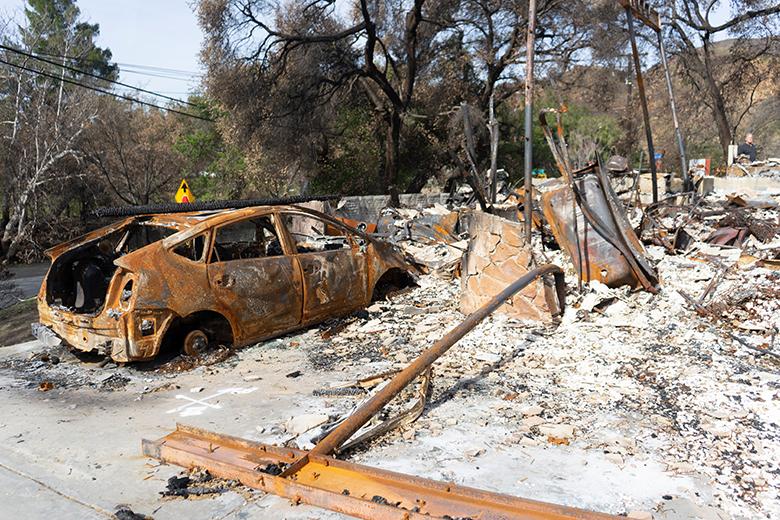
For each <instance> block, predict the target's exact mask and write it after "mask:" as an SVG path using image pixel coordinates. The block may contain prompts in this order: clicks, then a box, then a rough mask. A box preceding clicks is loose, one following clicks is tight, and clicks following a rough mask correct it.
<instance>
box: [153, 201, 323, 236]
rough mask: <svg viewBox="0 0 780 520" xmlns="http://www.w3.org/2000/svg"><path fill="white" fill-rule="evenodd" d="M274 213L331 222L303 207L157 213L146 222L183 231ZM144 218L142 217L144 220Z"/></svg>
mask: <svg viewBox="0 0 780 520" xmlns="http://www.w3.org/2000/svg"><path fill="white" fill-rule="evenodd" d="M273 211H300V212H303V213H308V214H310V215H312V216H314V217H320V218H324V219H325V220H331V219H330V218H329V217H328V215H326V214H324V213H321V212H319V211H316V210H313V209H311V208H306V207H303V206H292V205H289V206H281V205H275V206H251V207H248V208H240V209H220V210H210V211H192V212H188V213H156V214H153V215H146V216H145V217H146V220H145V222H148V223H150V224H154V225H159V226H170V227H174V228H177V229H179V230H180V231H183V230H185V229H189V228H191V227H195V226H197V225H198V224H202V223H206V225H205V226H203V227H206V226H211V225H217V224H221V223H222V222H227V221H232V220H236V219H240V218H242V217H245V216H251V215H263V214H266V213H271V212H273ZM143 217H144V216H141V218H143Z"/></svg>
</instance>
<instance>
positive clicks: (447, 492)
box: [143, 425, 620, 520]
mask: <svg viewBox="0 0 780 520" xmlns="http://www.w3.org/2000/svg"><path fill="white" fill-rule="evenodd" d="M143 452H144V454H145V455H147V456H149V457H153V458H155V459H157V460H160V461H162V462H166V463H170V464H176V465H179V466H183V467H185V468H196V467H197V468H206V469H208V470H209V472H210V473H211V474H212V475H214V476H216V477H219V478H226V479H235V480H238V481H240V482H241V483H242V484H244V485H246V486H249V487H252V488H254V489H259V490H262V491H265V492H267V493H273V494H275V495H279V496H282V497H285V498H288V499H290V500H291V501H292V502H293V503H294V504H310V505H313V506H318V507H322V508H325V509H330V510H332V511H337V512H339V513H343V514H347V515H351V516H354V517H357V518H364V519H371V520H385V519H387V520H391V519H392V520H431V519H442V520H443V519H447V518H448V519H450V520H452V519H454V518H464V519H465V518H472V519H477V518H479V519H480V520H499V519H501V520H520V519H524V520H575V519H577V520H616V519H618V518H620V517H618V516H612V515H606V514H603V513H596V512H592V511H586V510H583V509H577V508H573V507H566V506H560V505H555V504H548V503H545V502H539V501H535V500H528V499H523V498H518V497H513V496H509V495H502V494H498V493H491V492H488V491H483V490H480V489H475V488H470V487H465V486H458V485H456V484H452V483H447V482H437V481H434V480H429V479H424V478H419V477H414V476H411V475H404V474H401V473H395V472H392V471H386V470H382V469H378V468H372V467H370V466H364V465H359V464H352V463H349V462H344V461H340V460H336V459H334V458H331V457H328V456H323V455H317V454H312V453H311V452H309V453H307V452H305V451H301V450H296V449H291V448H280V447H276V446H270V445H266V444H261V443H257V442H252V441H248V440H245V439H240V438H237V437H231V436H228V435H222V434H216V433H212V432H208V431H206V430H201V429H198V428H193V427H190V426H183V425H177V428H176V431H174V432H172V433H170V434H168V435H166V436H165V437H163V438H162V439H159V440H156V441H148V440H144V441H143ZM303 458H307V459H308V460H309V463H308V464H307V465H306V467H305V468H304V470H302V471H300V472H298V473H296V474H295V476H294V478H285V477H283V476H280V475H274V474H273V473H276V472H277V471H278V468H279V467H283V466H285V465H288V464H292V463H294V462H295V461H296V460H301V459H303Z"/></svg>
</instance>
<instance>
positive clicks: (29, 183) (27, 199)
mask: <svg viewBox="0 0 780 520" xmlns="http://www.w3.org/2000/svg"><path fill="white" fill-rule="evenodd" d="M25 15H26V23H25V24H24V25H22V26H21V27H20V28H19V29H18V31H6V33H5V34H6V36H5V37H4V38H3V44H4V49H3V52H2V54H0V61H2V64H3V67H2V68H1V69H0V110H2V121H1V123H2V125H1V126H0V132H1V134H0V139H1V141H0V142H2V154H1V155H2V160H3V165H2V173H0V176H2V178H1V179H0V183H1V184H2V191H3V200H2V205H3V213H4V214H3V217H2V230H1V231H0V258H3V259H5V260H9V259H11V258H12V257H14V256H15V255H16V254H17V252H18V251H19V248H20V247H21V245H22V244H23V243H24V242H26V241H29V240H30V238H31V236H32V232H33V230H34V228H35V226H36V224H37V220H38V219H39V218H40V217H41V215H42V214H43V213H45V211H46V207H45V202H44V201H45V196H46V195H47V194H49V193H52V192H53V193H59V192H62V191H63V189H62V188H57V183H67V182H70V181H71V180H72V179H73V178H74V177H78V176H80V175H81V172H79V170H78V168H77V167H76V166H77V164H78V161H80V159H81V157H82V154H81V151H80V144H81V141H82V139H83V137H84V133H85V131H86V129H87V127H88V126H89V125H90V124H91V121H92V119H93V117H94V116H95V115H96V108H95V96H94V95H92V94H91V93H89V92H88V91H84V90H80V89H77V88H75V87H74V86H73V83H74V82H77V81H79V82H80V81H84V82H90V81H91V82H93V83H94V80H92V79H91V78H86V77H83V76H81V75H78V74H75V73H73V72H72V71H68V70H66V69H64V68H61V67H56V66H53V65H51V62H44V61H40V60H38V59H35V58H34V56H33V54H31V53H34V52H43V53H47V54H49V55H56V56H76V57H82V56H83V57H85V58H89V59H90V60H92V61H93V65H94V66H93V67H92V70H94V71H100V72H104V73H107V74H112V73H114V72H115V70H114V69H113V68H112V67H111V66H110V65H108V64H107V60H108V59H109V58H110V56H111V54H110V52H109V51H107V50H104V49H100V48H98V47H96V46H95V44H94V39H95V38H96V37H97V34H98V27H97V26H96V25H90V24H86V23H83V22H81V21H80V12H79V9H78V8H77V7H76V6H75V4H74V2H73V1H62V2H49V1H44V0H40V1H35V2H30V4H29V6H28V8H27V9H26V10H25ZM20 51H21V52H20Z"/></svg>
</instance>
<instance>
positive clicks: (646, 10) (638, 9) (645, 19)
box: [618, 0, 661, 32]
mask: <svg viewBox="0 0 780 520" xmlns="http://www.w3.org/2000/svg"><path fill="white" fill-rule="evenodd" d="M618 3H619V4H620V5H621V6H623V8H624V9H630V10H631V12H632V13H633V14H634V16H635V17H636V18H637V19H639V20H640V21H641V22H642V23H644V24H645V25H647V26H648V27H650V28H651V29H652V30H654V31H656V32H658V31H660V30H661V17H660V15H659V14H658V11H656V10H655V9H653V8H652V7H650V4H649V3H648V2H646V1H645V0H618Z"/></svg>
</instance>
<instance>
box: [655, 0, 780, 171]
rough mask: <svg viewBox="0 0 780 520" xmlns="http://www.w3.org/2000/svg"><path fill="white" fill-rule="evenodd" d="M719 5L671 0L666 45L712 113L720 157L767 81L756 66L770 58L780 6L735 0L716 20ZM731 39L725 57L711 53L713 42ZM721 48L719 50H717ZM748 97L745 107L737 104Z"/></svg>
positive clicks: (694, 0)
mask: <svg viewBox="0 0 780 520" xmlns="http://www.w3.org/2000/svg"><path fill="white" fill-rule="evenodd" d="M721 7H722V6H721V5H720V2H718V1H712V0H710V1H699V0H674V1H673V2H670V8H671V22H670V25H671V31H670V35H671V41H673V42H674V43H675V45H676V48H675V52H676V54H678V55H679V57H680V59H681V65H682V67H681V69H682V72H683V73H684V74H685V75H686V76H687V77H688V79H689V80H690V81H691V82H692V84H693V86H694V88H695V89H696V90H697V91H699V92H701V93H702V94H703V97H702V101H703V102H704V103H705V104H706V105H707V107H708V108H709V109H710V111H711V112H712V116H713V119H714V121H715V125H716V127H717V130H718V140H719V142H720V146H721V149H722V150H723V153H724V156H725V155H727V153H728V145H729V144H731V143H732V142H733V141H734V133H735V131H736V129H737V127H738V125H739V123H740V122H741V119H742V118H743V117H744V116H745V114H746V113H747V111H748V110H749V109H750V107H751V105H752V100H753V94H754V93H755V91H756V89H757V88H758V87H759V85H760V84H761V83H763V82H764V81H767V80H770V81H771V78H770V76H768V75H767V74H762V73H761V72H760V70H759V62H760V61H761V60H762V59H765V58H767V57H769V56H771V50H772V47H773V46H776V45H777V43H776V39H777V37H778V35H779V34H780V27H779V25H778V18H780V17H778V16H777V14H778V13H780V4H778V3H776V2H772V1H766V0H758V1H747V0H740V1H735V2H732V3H731V5H730V6H729V10H730V11H729V16H728V17H727V19H726V20H725V21H723V22H722V23H717V22H715V17H716V11H718V9H719V8H721ZM726 35H729V36H732V37H733V38H734V40H733V42H731V45H729V47H728V50H727V51H726V52H727V55H726V56H725V57H724V56H723V55H722V53H721V52H720V51H719V50H716V48H715V43H716V40H717V39H722V38H723V37H724V36H726ZM721 48H722V47H721ZM745 97H747V98H748V103H747V107H744V106H740V103H739V102H738V101H742V100H743V99H744V98H745Z"/></svg>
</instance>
